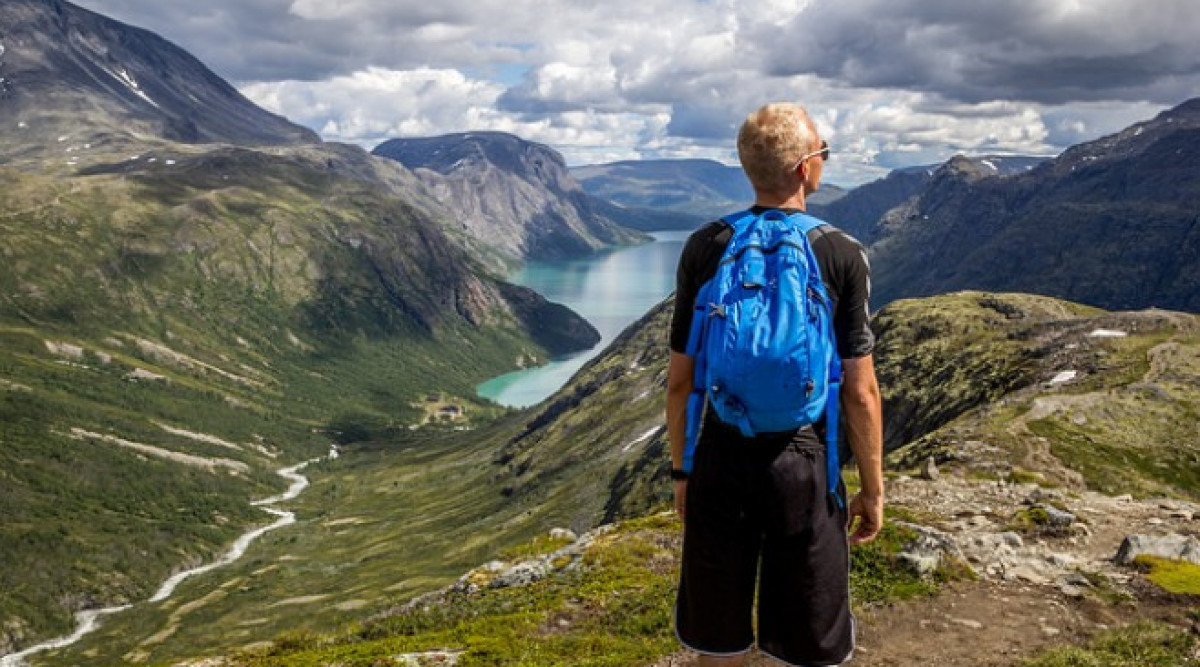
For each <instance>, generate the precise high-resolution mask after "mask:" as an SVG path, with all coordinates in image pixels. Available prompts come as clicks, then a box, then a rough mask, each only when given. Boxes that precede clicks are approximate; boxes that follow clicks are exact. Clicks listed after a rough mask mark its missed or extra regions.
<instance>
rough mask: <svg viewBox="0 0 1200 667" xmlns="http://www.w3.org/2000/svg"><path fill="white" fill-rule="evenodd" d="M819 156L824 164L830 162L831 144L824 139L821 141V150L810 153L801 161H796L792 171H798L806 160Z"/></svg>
mask: <svg viewBox="0 0 1200 667" xmlns="http://www.w3.org/2000/svg"><path fill="white" fill-rule="evenodd" d="M818 155H820V156H821V161H822V162H828V161H829V144H828V143H826V142H825V140H824V139H822V140H821V150H819V151H813V152H811V153H809V154H808V155H805V156H803V157H801V158H800V159H799V160H796V164H795V165H793V166H792V171H796V170H797V169H799V168H800V165H802V164H804V161H805V160H807V159H809V158H813V157H816V156H818Z"/></svg>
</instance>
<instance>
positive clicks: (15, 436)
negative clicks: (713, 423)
mask: <svg viewBox="0 0 1200 667" xmlns="http://www.w3.org/2000/svg"><path fill="white" fill-rule="evenodd" d="M0 42H3V44H4V52H3V54H2V56H0V58H2V60H0V76H3V78H4V84H3V86H4V91H5V92H4V97H3V99H0V147H2V148H0V151H2V153H3V157H0V236H2V237H3V239H4V243H3V247H0V257H2V258H3V259H2V260H0V341H2V343H0V445H2V446H0V515H3V516H4V521H2V522H0V619H3V622H2V623H0V653H3V652H7V651H8V650H10V649H13V648H18V647H22V646H26V645H28V644H30V643H32V642H34V641H35V640H37V639H40V638H45V637H49V636H57V635H63V634H68V633H69V632H70V631H71V630H72V629H73V626H74V622H73V615H74V613H75V612H77V611H80V610H86V609H93V608H96V607H100V606H105V605H111V604H119V603H127V602H135V601H138V600H144V599H145V598H146V597H148V596H149V595H150V594H151V593H152V592H153V590H154V587H155V586H157V585H158V584H159V583H161V582H162V581H163V580H164V579H166V578H167V576H168V575H170V574H171V573H172V572H175V571H178V570H180V569H183V568H185V567H187V566H189V565H195V564H197V563H202V562H210V561H212V560H214V559H215V558H216V557H217V556H218V555H219V554H221V553H222V552H223V551H225V550H226V549H227V548H228V546H229V544H230V543H231V542H232V541H233V539H234V538H235V537H236V536H237V535H239V534H241V533H243V532H245V530H246V529H247V527H248V526H253V525H255V524H260V523H262V522H263V521H264V518H265V515H264V514H263V512H262V511H261V510H260V509H258V508H257V507H255V506H253V505H251V504H250V503H251V501H252V500H254V499H257V498H263V497H267V496H271V495H274V494H276V493H278V492H279V491H281V490H282V488H284V487H285V486H286V484H287V482H286V481H285V480H283V479H281V478H280V477H279V476H278V475H277V474H276V471H277V469H280V468H283V467H285V466H288V465H290V464H295V463H298V462H300V461H304V460H308V459H311V458H314V457H316V456H319V455H322V454H325V453H327V452H328V451H329V449H330V446H331V444H333V443H341V444H348V443H352V442H356V441H362V440H369V439H372V438H375V437H379V436H380V434H383V433H389V432H392V433H394V432H400V431H403V432H407V431H409V430H410V428H411V429H414V430H420V429H421V427H422V426H427V427H430V428H433V429H435V430H436V429H437V428H438V426H437V423H438V422H439V420H440V419H442V418H443V417H445V418H446V419H448V420H450V424H449V426H448V429H447V430H452V429H453V428H461V429H467V428H471V427H473V426H475V425H477V424H479V423H486V422H487V421H489V420H490V419H491V418H492V417H494V416H496V415H498V414H502V413H503V412H504V410H503V409H501V408H499V407H497V406H495V405H492V404H489V403H486V402H482V401H480V400H479V399H477V398H476V396H475V393H474V387H475V385H476V384H477V383H479V382H481V381H482V380H485V379H487V378H489V377H492V376H495V375H498V374H500V373H503V372H506V371H508V370H512V369H513V368H515V367H517V366H520V365H523V364H526V363H529V361H530V360H538V359H546V358H549V357H550V356H553V355H557V354H564V353H568V352H571V351H576V350H581V349H585V348H587V347H589V346H591V345H594V344H595V343H596V342H597V341H598V340H599V334H598V333H597V332H596V331H595V329H594V328H593V327H592V326H591V325H590V324H588V323H587V322H586V321H584V320H582V318H580V317H579V316H578V315H576V314H574V313H572V312H570V311H569V310H567V309H566V308H564V307H562V306H558V305H555V304H551V303H548V302H546V300H545V299H543V298H541V297H540V296H538V295H537V294H536V293H534V292H532V291H530V290H527V289H524V288H520V287H516V286H513V285H511V284H508V283H505V282H503V281H502V280H500V279H499V278H497V277H496V276H495V273H494V271H493V270H492V268H491V267H490V266H488V265H486V264H485V262H484V260H481V259H479V258H478V257H477V256H475V255H474V254H472V253H471V252H469V251H468V249H466V246H467V244H466V243H465V241H464V237H463V235H462V234H461V233H460V232H455V231H454V230H453V224H452V221H454V220H455V219H456V216H455V214H453V213H452V212H450V211H449V210H447V209H446V207H444V206H443V205H442V204H440V203H439V202H437V201H436V200H435V199H433V198H432V197H430V196H428V194H427V191H426V189H425V187H424V185H422V183H421V182H420V181H419V180H418V179H417V178H416V177H414V175H413V174H412V173H411V172H410V171H408V170H406V169H404V168H403V167H402V166H401V165H399V164H397V163H395V162H392V161H389V160H384V159H381V158H377V157H373V156H371V155H370V154H369V153H367V152H366V151H364V150H362V149H360V148H357V147H352V146H344V145H337V144H325V143H310V142H311V141H313V140H315V137H314V135H312V134H311V133H310V132H308V131H307V130H303V129H302V128H299V127H298V126H295V125H292V124H290V123H288V122H287V121H285V120H283V119H280V118H278V117H276V116H273V115H271V114H269V113H267V112H265V111H262V110H261V109H257V108H256V107H254V106H253V105H251V104H250V103H249V102H247V101H246V100H244V99H243V98H241V96H239V95H237V94H236V92H235V91H234V90H233V88H232V87H230V86H229V85H228V84H227V83H225V82H223V81H220V80H219V79H217V78H216V77H215V76H214V75H213V74H212V73H211V72H209V71H208V70H207V69H204V68H203V66H202V65H200V64H199V63H198V62H197V61H195V60H194V59H193V58H191V57H190V56H188V55H187V54H185V53H183V52H182V51H180V50H179V49H177V48H176V47H174V46H172V45H170V44H169V43H168V42H166V41H165V40H162V39H160V38H158V37H155V36H154V35H152V34H150V33H147V32H145V31H141V30H137V29H134V28H129V27H127V26H124V25H122V24H119V23H116V22H113V21H109V20H107V19H105V18H103V17H100V16H98V15H95V14H92V13H90V12H86V11H84V10H81V9H79V8H76V7H74V6H73V5H70V4H68V3H65V2H57V1H54V2H51V1H50V0H46V1H44V2H34V1H32V0H11V1H6V2H5V3H3V4H2V5H0ZM60 133H61V134H60ZM56 135H57V136H56ZM59 137H63V140H62V141H59ZM447 415H453V416H452V417H450V416H447ZM431 422H433V424H432V425H431Z"/></svg>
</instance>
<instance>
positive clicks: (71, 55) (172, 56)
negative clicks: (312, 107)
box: [0, 0, 320, 166]
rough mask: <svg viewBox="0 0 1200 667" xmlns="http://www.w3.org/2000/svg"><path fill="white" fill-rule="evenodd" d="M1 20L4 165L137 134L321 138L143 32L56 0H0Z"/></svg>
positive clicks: (190, 138) (246, 139)
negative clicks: (86, 144) (273, 112)
mask: <svg viewBox="0 0 1200 667" xmlns="http://www.w3.org/2000/svg"><path fill="white" fill-rule="evenodd" d="M0 25H3V26H4V28H5V32H4V34H3V37H2V38H0V42H2V43H3V44H4V53H3V55H2V56H0V78H2V79H3V80H4V85H3V90H2V91H0V100H2V101H3V104H0V127H4V128H5V129H6V131H5V132H3V133H0V160H3V161H5V162H9V163H10V164H22V163H24V162H25V161H32V163H33V165H34V166H37V164H38V163H40V162H42V161H44V160H45V158H47V157H50V156H63V157H64V159H68V158H69V157H70V156H69V155H68V154H66V153H64V152H63V150H64V149H66V148H69V147H70V146H76V145H82V144H84V143H92V144H96V145H101V144H105V145H111V144H116V146H113V147H114V148H116V147H117V146H119V145H121V144H124V143H127V142H136V139H137V138H138V137H139V136H151V137H161V138H164V139H167V140H170V141H177V142H183V143H220V142H225V143H233V144H251V145H279V144H298V143H317V142H319V141H320V138H319V137H318V136H317V135H316V133H315V132H313V131H312V130H309V129H307V128H303V127H300V126H298V125H295V124H293V123H291V122H289V121H287V120H286V119H284V118H283V117H281V116H277V115H275V114H272V113H269V112H267V111H265V110H262V109H260V108H259V107H257V106H256V105H254V104H253V103H252V102H250V101H249V100H247V99H246V98H245V97H244V96H242V94H241V93H239V92H238V91H237V90H236V89H235V88H234V87H233V86H231V85H229V84H228V83H226V82H225V81H224V80H223V79H221V78H220V77H219V76H217V75H216V74H214V73H213V72H212V71H211V70H209V69H208V68H207V67H205V66H204V65H203V64H202V63H200V61H198V60H196V59H195V58H194V57H192V56H191V55H190V54H188V53H187V52H186V51H184V50H182V49H180V48H179V47H177V46H175V45H174V44H172V43H171V42H169V41H167V40H165V39H163V38H162V37H160V36H158V35H156V34H154V33H152V32H149V31H147V30H142V29H140V28H136V27H133V26H129V25H126V24H123V23H120V22H118V21H115V20H112V19H109V18H107V17H104V16H102V15H100V14H96V13H94V12H91V11H89V10H86V9H83V8H81V7H78V6H76V5H73V4H71V3H69V2H65V1H64V0H7V1H6V2H5V3H4V4H3V6H0ZM199 108H204V109H205V110H206V111H205V113H202V114H201V113H197V110H198V109H199ZM60 137H61V139H60ZM63 144H69V145H63ZM68 161H69V159H68Z"/></svg>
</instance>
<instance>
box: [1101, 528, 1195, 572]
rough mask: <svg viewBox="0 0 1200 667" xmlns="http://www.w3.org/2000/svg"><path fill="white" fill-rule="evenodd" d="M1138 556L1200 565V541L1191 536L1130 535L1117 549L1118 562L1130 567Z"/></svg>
mask: <svg viewBox="0 0 1200 667" xmlns="http://www.w3.org/2000/svg"><path fill="white" fill-rule="evenodd" d="M1138 556H1157V557H1158V558H1167V559H1170V560H1186V561H1188V562H1189V563H1196V564H1200V540H1197V539H1196V538H1195V537H1193V536H1191V535H1177V534H1174V533H1172V534H1170V535H1129V536H1127V537H1126V538H1125V540H1124V541H1123V542H1121V547H1120V548H1119V549H1117V555H1116V558H1115V560H1116V562H1117V563H1118V564H1120V565H1129V564H1130V563H1132V562H1133V561H1134V559H1136V558H1137V557H1138Z"/></svg>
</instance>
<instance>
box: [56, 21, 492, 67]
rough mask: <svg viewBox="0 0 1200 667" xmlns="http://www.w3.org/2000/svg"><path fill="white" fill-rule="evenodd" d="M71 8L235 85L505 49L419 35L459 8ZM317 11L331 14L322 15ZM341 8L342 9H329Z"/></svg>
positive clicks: (474, 56)
mask: <svg viewBox="0 0 1200 667" xmlns="http://www.w3.org/2000/svg"><path fill="white" fill-rule="evenodd" d="M76 4H79V5H80V6H82V7H85V8H87V9H89V10H92V11H94V12H98V13H100V14H104V15H105V16H109V17H111V18H115V19H117V20H120V21H123V22H125V23H129V24H131V25H135V26H138V27H141V28H146V29H148V30H151V31H153V32H156V33H158V34H159V35H162V36H164V37H166V38H168V39H170V40H171V41H173V42H175V43H176V44H178V45H180V46H182V47H183V48H185V49H187V50H188V51H189V52H191V53H192V54H193V55H195V56H196V57H198V58H199V59H200V60H201V61H203V62H204V63H205V64H207V65H208V66H209V67H211V68H212V69H213V70H214V71H216V72H217V73H219V74H220V75H222V76H223V77H226V78H228V79H231V80H233V81H236V82H239V83H245V82H252V81H280V80H290V79H291V80H300V81H319V80H323V79H328V78H330V77H332V76H337V75H342V74H350V73H353V72H355V71H359V70H362V69H364V68H365V67H367V66H369V65H377V66H386V67H390V68H394V69H406V68H415V67H420V66H422V65H425V64H428V63H429V62H430V60H432V59H437V58H439V57H442V56H443V55H446V56H449V55H451V54H452V55H453V58H454V61H455V64H463V63H471V62H476V63H481V64H482V63H486V62H487V61H488V60H489V58H490V57H493V56H495V54H496V53H497V52H500V53H503V52H504V51H505V50H506V49H504V48H502V47H496V48H488V47H486V46H484V47H483V48H481V47H480V45H478V44H475V43H454V41H453V40H451V39H438V38H437V36H436V35H430V34H426V33H422V32H421V31H422V30H423V29H429V28H431V27H434V28H437V27H445V28H452V27H453V26H456V25H466V23H467V21H468V19H471V18H472V14H471V13H470V12H469V11H467V7H466V5H465V3H463V2H422V3H411V2H385V3H380V2H366V1H365V0H359V1H358V2H347V3H345V5H342V3H334V2H322V1H318V0H313V2H309V3H305V2H297V0H252V1H248V0H205V1H204V2H195V3H193V2H176V1H159V2H147V0H76ZM306 4H307V5H313V7H309V9H310V10H311V11H305V5H306ZM322 5H324V6H328V8H329V9H330V11H323V7H322ZM343 7H344V8H345V10H344V11H333V10H334V9H340V8H343ZM507 50H509V51H512V50H513V49H511V48H510V49H507Z"/></svg>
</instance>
